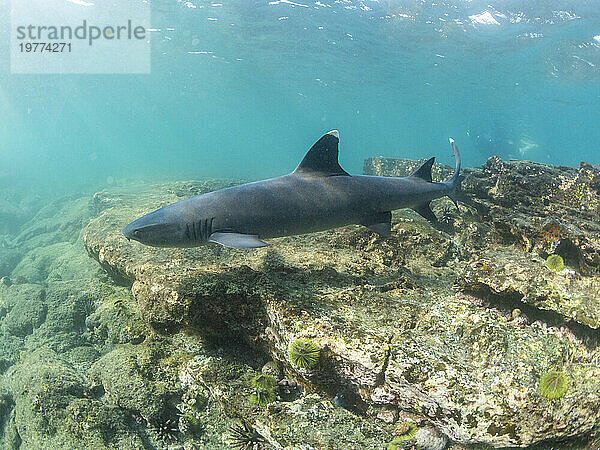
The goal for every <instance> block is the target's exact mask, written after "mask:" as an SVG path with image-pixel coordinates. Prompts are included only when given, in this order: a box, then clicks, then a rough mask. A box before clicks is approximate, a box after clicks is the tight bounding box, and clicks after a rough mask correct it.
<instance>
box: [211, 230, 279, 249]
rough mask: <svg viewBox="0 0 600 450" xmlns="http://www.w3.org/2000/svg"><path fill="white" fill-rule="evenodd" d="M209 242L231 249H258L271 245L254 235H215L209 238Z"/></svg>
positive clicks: (219, 233) (218, 233)
mask: <svg viewBox="0 0 600 450" xmlns="http://www.w3.org/2000/svg"><path fill="white" fill-rule="evenodd" d="M208 242H215V243H217V244H221V245H223V246H224V247H230V248H257V247H266V246H267V245H269V244H267V243H266V242H263V241H261V240H260V239H258V236H256V235H254V234H242V233H221V232H217V233H213V234H211V235H210V237H209V238H208Z"/></svg>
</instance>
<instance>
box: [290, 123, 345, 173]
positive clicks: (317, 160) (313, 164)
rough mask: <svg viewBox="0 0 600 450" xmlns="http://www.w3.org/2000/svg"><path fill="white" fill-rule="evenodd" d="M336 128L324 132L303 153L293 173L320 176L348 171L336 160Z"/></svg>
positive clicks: (337, 140)
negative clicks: (304, 153)
mask: <svg viewBox="0 0 600 450" xmlns="http://www.w3.org/2000/svg"><path fill="white" fill-rule="evenodd" d="M339 136H340V133H339V132H338V130H331V131H330V132H328V133H326V134H324V135H323V136H322V137H321V139H319V140H318V141H317V142H315V144H314V145H313V146H312V147H311V148H310V150H309V151H308V152H307V153H306V155H304V159H302V161H301V162H300V164H299V165H298V167H296V170H294V173H298V174H312V175H321V176H335V175H342V176H347V175H348V172H346V171H345V170H344V169H342V168H341V167H340V164H339V162H338V144H339V143H340V138H339Z"/></svg>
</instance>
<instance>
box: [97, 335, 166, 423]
mask: <svg viewBox="0 0 600 450" xmlns="http://www.w3.org/2000/svg"><path fill="white" fill-rule="evenodd" d="M161 350H162V351H164V348H163V349H160V348H159V347H158V346H156V347H149V346H142V347H136V346H133V345H122V346H119V347H117V348H115V350H113V351H112V352H110V353H107V354H106V355H104V356H103V357H102V358H100V359H99V360H98V361H97V362H96V363H95V364H94V365H93V366H92V368H91V369H90V371H89V375H88V376H89V378H90V380H91V383H92V385H96V386H102V389H103V392H104V393H105V396H106V398H107V399H108V400H109V401H110V403H112V404H114V405H115V406H119V407H121V408H124V409H125V410H128V411H131V412H135V413H136V414H139V415H140V416H141V417H143V418H144V419H145V420H146V421H148V422H155V421H157V420H160V418H161V417H163V416H166V415H168V408H169V407H170V406H171V405H170V403H169V400H170V398H171V397H174V396H175V395H176V391H175V389H174V386H173V384H172V383H169V381H171V380H169V379H163V378H162V377H161V375H163V373H162V372H161V370H159V367H157V366H158V360H159V359H160V356H161V355H160V352H161Z"/></svg>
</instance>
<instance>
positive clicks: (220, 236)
mask: <svg viewBox="0 0 600 450" xmlns="http://www.w3.org/2000/svg"><path fill="white" fill-rule="evenodd" d="M339 141H340V136H339V132H338V131H337V130H332V131H329V132H328V133H326V134H325V135H324V136H322V137H321V138H320V139H319V140H318V141H317V142H316V143H315V144H314V145H313V146H312V147H311V148H310V150H308V152H307V153H306V155H305V156H304V158H303V159H302V161H301V162H300V164H299V165H298V167H296V169H295V170H294V171H293V172H291V173H289V174H287V175H283V176H279V177H276V178H270V179H266V180H261V181H255V182H251V183H245V184H241V185H238V186H233V187H228V188H225V189H220V190H216V191H213V192H208V193H205V194H202V195H198V196H195V197H191V198H188V199H185V200H181V201H178V202H175V203H172V204H170V205H167V206H164V207H162V208H160V209H157V210H156V211H153V212H150V213H148V214H146V215H144V216H142V217H140V218H139V219H137V220H134V221H133V222H131V223H130V224H128V225H127V226H125V228H123V230H122V234H123V235H124V236H125V237H126V238H127V239H129V240H135V241H138V242H140V243H142V244H145V245H149V246H153V247H196V246H200V245H204V244H207V243H210V242H212V243H216V244H220V245H223V246H225V247H231V248H257V247H264V246H267V245H268V244H267V243H266V242H265V241H264V239H269V238H276V237H282V236H292V235H299V234H305V233H312V232H316V231H324V230H329V229H333V228H337V227H342V226H346V225H351V224H358V225H364V226H365V227H368V228H369V229H370V230H372V231H373V232H375V233H378V234H379V235H381V236H384V237H389V236H390V235H391V226H392V211H393V210H396V209H401V208H412V209H413V210H414V211H416V212H417V213H419V214H420V215H421V216H423V217H424V218H425V219H427V220H429V221H431V222H435V221H436V217H435V215H434V213H433V212H432V211H431V207H430V202H431V200H433V199H436V198H440V197H444V196H448V197H449V198H450V199H451V200H452V201H453V202H454V204H455V205H457V203H456V192H457V189H458V188H459V184H460V179H459V174H460V167H461V159H460V153H459V150H458V147H457V146H456V143H455V142H454V140H453V139H452V138H450V139H449V142H450V144H451V146H452V151H453V155H454V158H455V162H456V168H455V171H454V174H453V175H452V176H451V178H450V179H449V180H447V181H443V182H433V181H432V178H431V167H432V166H433V163H434V161H435V158H430V159H429V160H427V161H426V162H425V163H424V164H423V165H422V166H421V167H419V168H418V169H417V170H416V171H415V172H414V173H413V174H411V175H410V176H407V177H385V176H368V175H350V174H349V173H347V172H346V171H345V170H344V169H342V167H341V166H340V164H339V162H338V153H339V149H338V147H339ZM457 207H458V205H457Z"/></svg>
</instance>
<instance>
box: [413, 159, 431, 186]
mask: <svg viewBox="0 0 600 450" xmlns="http://www.w3.org/2000/svg"><path fill="white" fill-rule="evenodd" d="M434 161H435V157H433V158H429V159H428V160H427V161H425V163H424V164H423V165H422V166H421V167H419V168H418V169H417V170H415V171H414V172H413V174H412V175H411V177H415V178H421V179H422V180H425V181H429V182H430V183H431V166H433V162H434Z"/></svg>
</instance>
